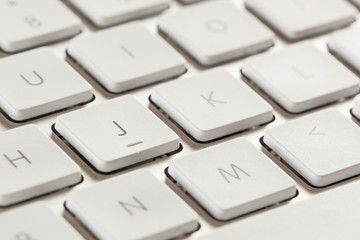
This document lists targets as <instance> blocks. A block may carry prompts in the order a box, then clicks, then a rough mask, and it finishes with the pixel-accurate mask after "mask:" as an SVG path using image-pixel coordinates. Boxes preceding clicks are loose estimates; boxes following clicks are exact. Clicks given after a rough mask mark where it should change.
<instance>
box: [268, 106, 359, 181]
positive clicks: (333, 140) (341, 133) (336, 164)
mask: <svg viewBox="0 0 360 240" xmlns="http://www.w3.org/2000/svg"><path fill="white" fill-rule="evenodd" d="M264 142H265V144H266V145H268V146H269V147H270V148H271V149H272V150H273V151H275V152H276V153H277V154H278V155H279V156H280V157H281V158H282V159H284V160H285V161H286V162H287V163H288V164H289V165H290V166H291V167H292V168H294V169H295V170H296V171H297V172H298V173H299V174H300V175H301V176H302V177H304V178H305V179H306V180H307V181H308V182H309V183H311V184H312V185H314V186H317V187H324V186H326V185H329V184H332V183H335V182H338V181H341V180H344V179H346V178H349V177H352V176H354V175H358V174H360V128H359V126H357V125H356V124H355V123H354V122H352V121H350V120H349V119H346V118H345V117H344V116H343V115H342V114H341V113H339V112H337V111H335V110H326V111H322V112H318V113H314V114H311V115H308V116H306V117H303V118H299V119H296V120H293V121H291V122H288V123H285V124H283V125H280V126H277V127H273V128H270V129H268V130H267V131H266V133H265V136H264Z"/></svg>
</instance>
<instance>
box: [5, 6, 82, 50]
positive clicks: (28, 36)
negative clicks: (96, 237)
mask: <svg viewBox="0 0 360 240" xmlns="http://www.w3.org/2000/svg"><path fill="white" fill-rule="evenodd" d="M80 24H81V21H80V19H79V18H77V17H76V16H75V15H74V14H73V13H72V12H71V11H70V10H69V9H68V8H67V7H65V6H64V4H62V3H61V1H58V0H0V48H1V49H2V50H4V51H6V52H16V51H20V50H24V49H27V48H32V47H35V46H39V45H42V44H46V43H48V42H52V41H57V40H60V39H63V38H67V37H70V36H73V35H75V34H77V33H79V32H80V30H81V29H80Z"/></svg>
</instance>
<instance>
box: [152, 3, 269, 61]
mask: <svg viewBox="0 0 360 240" xmlns="http://www.w3.org/2000/svg"><path fill="white" fill-rule="evenodd" d="M159 29H160V31H162V32H163V33H165V34H166V35H167V36H169V37H170V38H171V39H172V40H174V41H175V42H176V43H177V44H178V45H180V46H181V47H182V48H183V49H185V51H186V52H188V53H189V54H190V55H191V56H192V57H193V58H194V59H195V60H196V61H197V62H199V63H200V64H202V65H205V66H209V65H215V64H219V63H221V62H225V61H229V60H233V59H236V58H239V57H242V56H246V55H250V54H254V53H256V52H260V51H263V50H265V49H267V48H269V47H271V46H272V45H273V41H272V38H273V34H272V32H270V30H268V29H267V28H266V27H265V26H263V25H262V24H261V23H260V22H259V21H258V20H257V19H255V18H254V17H253V16H251V15H250V14H249V13H247V12H246V11H244V10H240V9H239V8H238V7H237V6H235V5H234V4H232V3H230V2H228V1H209V2H205V3H199V4H195V5H194V6H189V7H187V8H184V9H182V10H181V11H178V12H176V13H170V14H168V15H165V16H164V17H163V18H162V19H161V20H160V23H159Z"/></svg>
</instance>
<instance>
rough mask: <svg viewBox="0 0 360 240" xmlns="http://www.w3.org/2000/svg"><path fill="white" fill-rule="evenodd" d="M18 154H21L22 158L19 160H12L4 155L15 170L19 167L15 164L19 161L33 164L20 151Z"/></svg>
mask: <svg viewBox="0 0 360 240" xmlns="http://www.w3.org/2000/svg"><path fill="white" fill-rule="evenodd" d="M17 152H18V153H19V154H20V157H18V158H13V159H11V158H9V157H8V156H7V155H6V154H3V156H4V157H5V158H6V159H7V160H8V161H9V162H10V163H11V165H13V167H14V168H17V165H16V164H15V163H14V162H15V161H19V160H25V161H27V162H28V163H29V164H31V161H30V160H29V159H28V158H27V157H26V156H25V155H24V154H23V153H22V152H21V151H20V150H17Z"/></svg>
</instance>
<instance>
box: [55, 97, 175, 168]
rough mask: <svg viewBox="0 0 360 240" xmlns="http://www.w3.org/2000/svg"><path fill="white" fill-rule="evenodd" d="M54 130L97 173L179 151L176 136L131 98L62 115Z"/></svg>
mask: <svg viewBox="0 0 360 240" xmlns="http://www.w3.org/2000/svg"><path fill="white" fill-rule="evenodd" d="M55 129H56V131H58V132H59V133H60V134H61V135H62V136H63V137H64V138H65V139H66V140H67V141H68V142H69V143H70V144H71V145H72V146H73V147H74V148H76V150H77V151H79V152H80V153H81V154H82V155H83V156H84V157H85V158H86V159H87V160H88V161H89V162H90V164H91V165H93V166H94V167H95V168H96V169H97V170H98V171H100V172H112V171H115V170H118V169H120V168H124V167H126V166H129V165H133V164H135V163H138V162H141V161H144V160H149V159H152V158H155V157H158V156H161V155H164V154H166V153H169V152H173V151H175V150H178V149H179V147H180V143H179V138H178V136H177V135H176V134H175V133H174V132H173V131H172V130H171V129H170V128H169V127H168V126H166V125H165V124H164V123H163V122H161V121H160V119H158V118H157V117H156V116H155V115H154V114H153V113H152V112H150V110H148V109H147V108H146V107H144V106H142V105H141V104H140V103H139V102H138V101H136V100H135V99H134V98H133V97H131V96H123V97H119V98H116V99H113V100H110V101H107V102H105V103H101V104H98V105H96V106H92V107H88V108H83V109H80V110H77V111H73V112H70V113H67V114H64V115H61V116H59V117H58V118H57V119H56V123H55Z"/></svg>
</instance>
